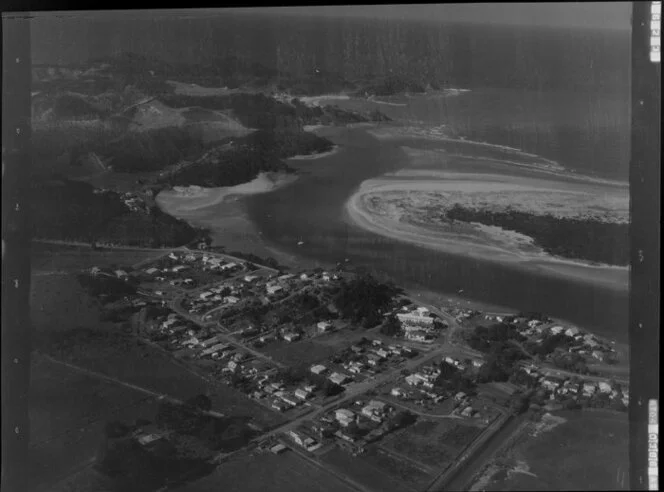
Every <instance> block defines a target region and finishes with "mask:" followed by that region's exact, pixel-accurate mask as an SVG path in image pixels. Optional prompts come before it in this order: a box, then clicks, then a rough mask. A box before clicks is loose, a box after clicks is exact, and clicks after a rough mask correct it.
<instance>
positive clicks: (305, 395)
mask: <svg viewBox="0 0 664 492" xmlns="http://www.w3.org/2000/svg"><path fill="white" fill-rule="evenodd" d="M295 396H296V397H298V398H299V399H300V400H306V399H307V398H309V392H308V391H306V390H304V389H303V388H298V389H296V390H295Z"/></svg>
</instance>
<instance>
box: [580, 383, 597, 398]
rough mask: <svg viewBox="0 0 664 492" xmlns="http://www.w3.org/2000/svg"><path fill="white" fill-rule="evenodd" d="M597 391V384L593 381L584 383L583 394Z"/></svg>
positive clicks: (591, 393) (592, 393)
mask: <svg viewBox="0 0 664 492" xmlns="http://www.w3.org/2000/svg"><path fill="white" fill-rule="evenodd" d="M595 391H597V386H595V384H593V383H584V384H583V394H584V395H588V396H590V395H594V394H595Z"/></svg>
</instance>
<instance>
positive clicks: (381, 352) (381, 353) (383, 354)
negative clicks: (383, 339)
mask: <svg viewBox="0 0 664 492" xmlns="http://www.w3.org/2000/svg"><path fill="white" fill-rule="evenodd" d="M376 355H377V356H378V357H381V358H382V359H387V357H389V355H390V354H389V353H388V352H387V350H385V349H379V350H377V351H376Z"/></svg>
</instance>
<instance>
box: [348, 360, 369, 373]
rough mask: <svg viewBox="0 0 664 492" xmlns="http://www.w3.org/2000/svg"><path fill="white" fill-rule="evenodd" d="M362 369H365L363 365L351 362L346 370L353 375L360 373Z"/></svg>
mask: <svg viewBox="0 0 664 492" xmlns="http://www.w3.org/2000/svg"><path fill="white" fill-rule="evenodd" d="M364 367H365V366H364V364H362V363H361V362H351V363H350V364H348V370H349V371H350V372H352V373H353V374H359V373H361V372H362V370H363V369H364Z"/></svg>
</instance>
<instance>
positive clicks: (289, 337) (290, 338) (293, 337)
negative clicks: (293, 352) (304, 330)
mask: <svg viewBox="0 0 664 492" xmlns="http://www.w3.org/2000/svg"><path fill="white" fill-rule="evenodd" d="M300 338H301V336H300V334H299V333H294V332H292V331H289V332H288V333H284V340H286V341H287V342H296V341H297V340H299V339H300Z"/></svg>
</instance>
